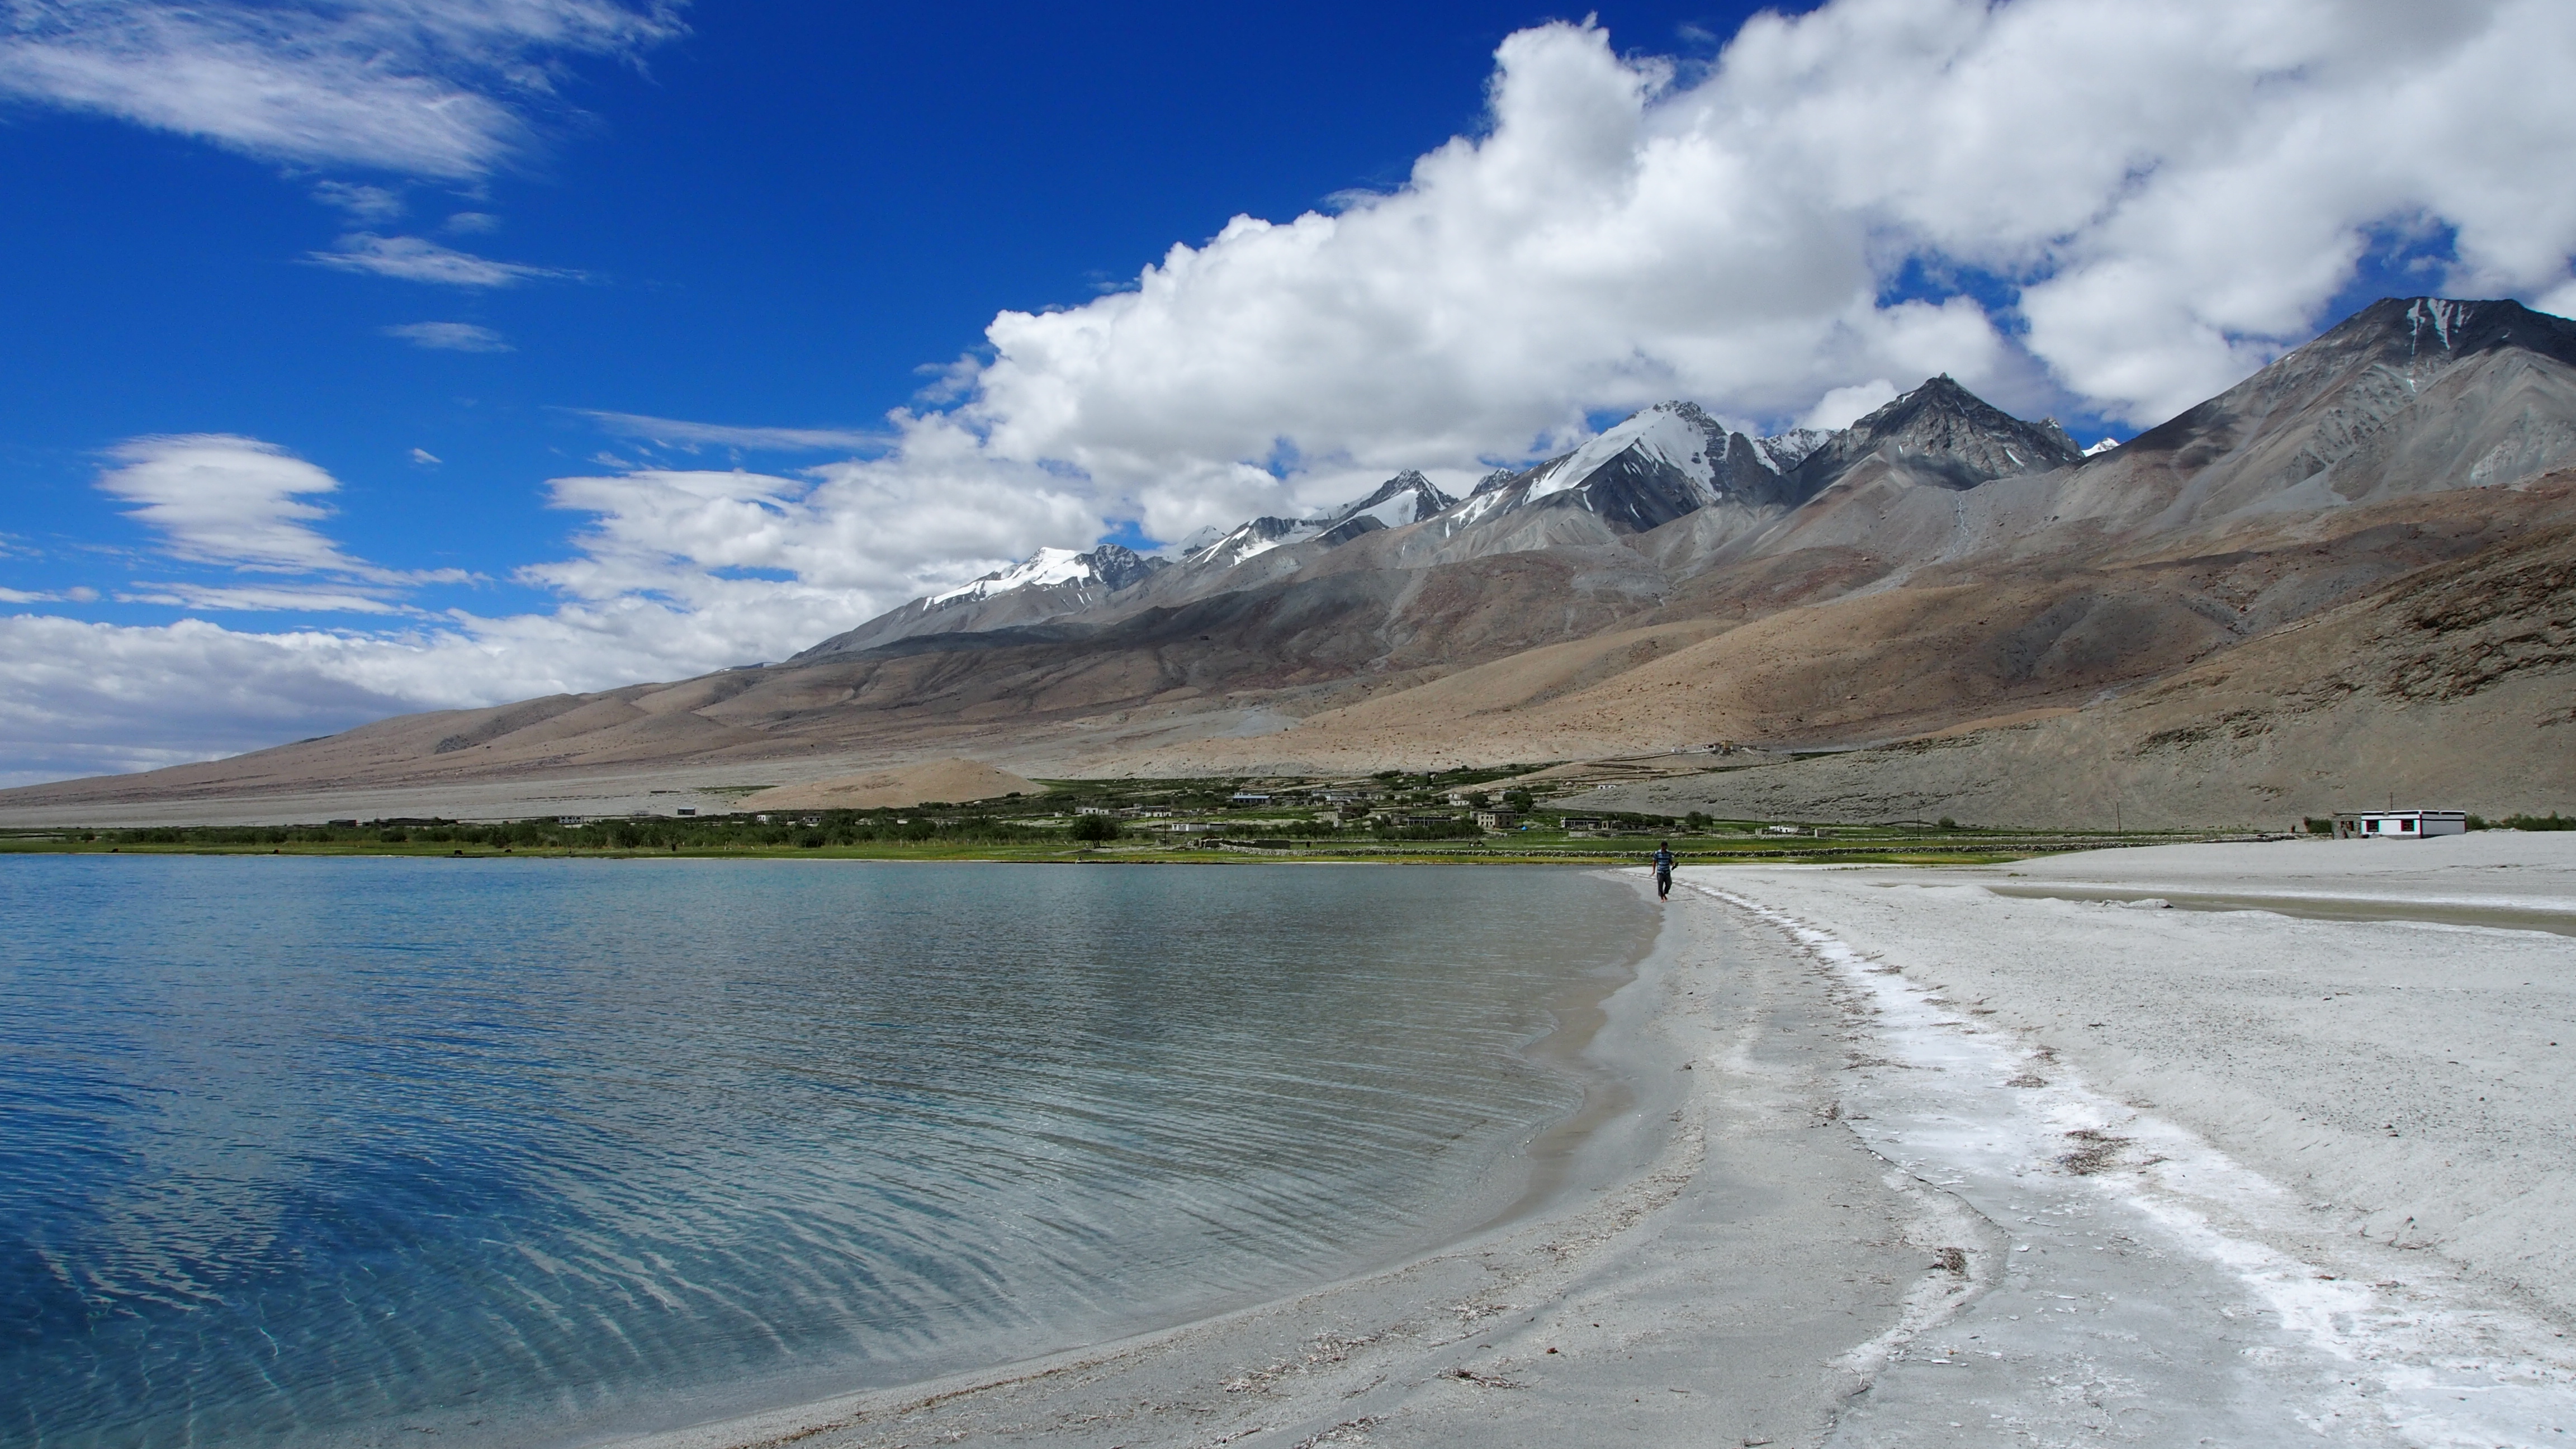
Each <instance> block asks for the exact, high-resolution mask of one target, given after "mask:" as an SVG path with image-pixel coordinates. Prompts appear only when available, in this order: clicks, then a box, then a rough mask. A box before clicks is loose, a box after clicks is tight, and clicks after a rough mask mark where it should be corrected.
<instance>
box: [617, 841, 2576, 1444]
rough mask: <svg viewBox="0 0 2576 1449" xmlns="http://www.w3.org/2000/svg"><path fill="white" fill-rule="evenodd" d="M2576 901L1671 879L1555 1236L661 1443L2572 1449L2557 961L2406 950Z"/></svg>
mask: <svg viewBox="0 0 2576 1449" xmlns="http://www.w3.org/2000/svg"><path fill="white" fill-rule="evenodd" d="M2230 852H2235V853H2232V854H2231V853H2230ZM2265 852H2268V853H2265ZM2373 852H2376V853H2377V854H2372V853H2373ZM2399 852H2416V854H2413V855H2411V856H2408V855H2400V854H2398V853H2399ZM1990 886H1991V887H1998V888H2011V889H2014V890H2045V891H2049V892H2053V893H2055V894H2057V895H2099V896H2102V897H2104V899H2056V898H2050V899H2031V898H2026V897H2020V896H2015V895H2005V894H2000V893H1998V890H1994V889H1988V887H1990ZM2159 892H2165V893H2186V894H2193V895H2197V896H2206V897H2213V898H2217V897H2227V898H2238V899H2260V898H2274V899H2278V900H2281V901H2291V900H2297V901H2303V902H2305V903H2306V904H2307V906H2308V907H2310V908H2311V909H2322V906H2321V905H2320V903H2331V902H2332V901H2335V900H2345V901H2369V902H2372V903H2374V904H2373V909H2374V910H2381V911H2387V912H2393V913H2395V914H2394V915H2393V916H2391V917H2388V918H2380V919H2315V918H2309V917H2303V916H2293V915H2288V914H2283V913H2277V912H2271V911H2241V910H2236V911H2231V910H2221V909H2209V910H2179V909H2165V908H2159V907H2157V906H2155V905H2153V904H2143V902H2147V901H2149V900H2151V899H2152V898H2153V897H2154V896H2155V895H2156V894H2157V893H2159ZM2114 899H2117V900H2125V901H2128V902H2131V903H2130V904H2119V903H2113V900H2114ZM2570 899H2576V840H2571V839H2568V838H2566V837H2547V836H2504V835H2489V836H2480V837H2469V838H2467V839H2466V841H2465V842H2452V841H2434V842H2408V843H2394V842H2391V843H2378V842H2349V843H2343V844H2341V845H2338V844H2336V843H2331V842H2316V843H2309V842H2295V843H2285V844H2280V845H2254V846H2226V847H2165V848H2153V849H2142V850H2128V851H2108V852H2099V853H2095V854H2091V855H2086V856H2074V857H2063V858H2059V859H2056V860H2051V861H2047V862H2026V863H2023V864H2020V865H2016V866H2010V867H1996V868H1991V869H1986V870H1977V871H1955V870H1952V871H1915V870H1898V869H1886V868H1858V869H1851V868H1805V869H1801V868H1773V869H1722V868H1706V869H1693V870H1686V871H1685V872H1683V877H1682V885H1681V888H1680V889H1678V890H1676V892H1675V897H1674V901H1673V903H1672V905H1671V906H1670V907H1669V908H1667V909H1668V911H1669V913H1670V914H1669V920H1668V923H1667V927H1666V931H1665V935H1664V938H1663V940H1662V942H1661V944H1660V946H1659V948H1658V951H1657V954H1656V956H1655V958H1654V959H1653V960H1651V961H1650V962H1648V963H1647V965H1646V966H1645V968H1644V969H1643V970H1642V971H1641V973H1640V976H1639V978H1638V980H1637V981H1636V982H1634V983H1633V984H1631V985H1630V986H1628V987H1626V988H1624V989H1623V990H1621V991H1620V992H1619V993H1617V994H1616V995H1614V996H1613V997H1611V998H1610V1000H1609V1002H1608V1003H1607V1006H1606V1009H1605V1012H1604V1019H1603V1021H1602V1023H1601V1025H1600V1029H1599V1030H1598V1032H1597V1033H1596V1034H1594V1035H1593V1037H1592V1039H1591V1043H1590V1046H1589V1048H1588V1050H1589V1051H1591V1052H1592V1053H1593V1054H1595V1055H1596V1057H1598V1058H1600V1059H1602V1060H1603V1061H1605V1062H1612V1063H1616V1064H1619V1065H1621V1066H1623V1067H1624V1068H1625V1069H1626V1071H1625V1077H1624V1080H1625V1081H1626V1082H1628V1083H1629V1084H1631V1086H1630V1089H1629V1090H1630V1093H1631V1094H1630V1095H1629V1096H1628V1097H1627V1098H1625V1099H1613V1100H1612V1105H1611V1107H1610V1108H1609V1109H1607V1110H1605V1111H1603V1112H1601V1113H1599V1114H1596V1115H1597V1118H1598V1120H1595V1121H1593V1122H1591V1123H1590V1124H1589V1127H1588V1130H1587V1131H1585V1132H1582V1133H1569V1134H1560V1136H1559V1138H1558V1139H1557V1145H1556V1148H1555V1149H1553V1150H1555V1151H1556V1152H1558V1154H1559V1155H1560V1157H1561V1159H1562V1160H1561V1161H1560V1162H1558V1163H1556V1164H1554V1171H1555V1172H1556V1173H1557V1174H1558V1175H1560V1177H1561V1181H1562V1184H1563V1186H1562V1190H1561V1191H1559V1192H1558V1193H1557V1194H1556V1195H1555V1196H1554V1197H1553V1198H1552V1199H1551V1200H1549V1201H1548V1202H1547V1203H1546V1204H1545V1205H1542V1206H1540V1207H1538V1208H1537V1209H1536V1210H1534V1211H1532V1212H1529V1213H1527V1214H1525V1215H1523V1216H1521V1217H1518V1218H1515V1219H1513V1220H1510V1221H1508V1222H1506V1223H1504V1224H1502V1225H1500V1226H1498V1227H1495V1228H1492V1229H1490V1230H1489V1231H1487V1232H1484V1233H1482V1234H1480V1235H1478V1236H1476V1237H1474V1238H1472V1239H1470V1240H1468V1241H1467V1242H1464V1243H1462V1244H1459V1245H1456V1246H1453V1247H1451V1248H1448V1249H1445V1250H1442V1251H1440V1252H1437V1253H1434V1254H1431V1255H1429V1256H1427V1257H1424V1258H1422V1259H1420V1260H1418V1261H1415V1262H1412V1263H1409V1264H1406V1265H1403V1266H1401V1267H1398V1268H1395V1269H1393V1270H1390V1271H1387V1272H1383V1273H1378V1274H1373V1275H1369V1276H1366V1277H1362V1278H1358V1279H1354V1280H1351V1281H1348V1282H1344V1283H1340V1284H1336V1285H1333V1286H1330V1287H1327V1288H1323V1289H1320V1290H1318V1291H1316V1292H1313V1293H1309V1294H1305V1295H1302V1296H1300V1297H1296V1298H1293V1299H1289V1300H1286V1301H1283V1302H1280V1303H1275V1304H1271V1305H1267V1306H1264V1307H1261V1308H1256V1309H1252V1310H1248V1311H1245V1312H1241V1313H1236V1314H1232V1315H1229V1316H1226V1317H1223V1318H1218V1319H1213V1320H1209V1321H1206V1322H1202V1323H1198V1324H1194V1325H1190V1326H1187V1327H1184V1328H1180V1329H1177V1330H1173V1331H1170V1332H1167V1333H1162V1334H1157V1335H1151V1336H1147V1337H1144V1338H1140V1339H1134V1340H1129V1341H1126V1342H1123V1343H1117V1344H1104V1345H1098V1346H1094V1347H1090V1348H1086V1349H1079V1350H1075V1351H1072V1352H1068V1353H1065V1354H1061V1355H1058V1356H1056V1357H1055V1358H1052V1359H1049V1360H1045V1361H1042V1362H1038V1363H1032V1364H1022V1365H1015V1366H1011V1367H1006V1368H1000V1369H995V1370H992V1371H989V1372H986V1373H981V1374H972V1375H962V1376H958V1377H955V1378H951V1379H947V1380H943V1381H940V1382H937V1383H931V1384H923V1385H915V1386H913V1387H910V1388H907V1389H902V1390H895V1391H888V1392H882V1393H874V1394H867V1395H857V1396H852V1397H849V1398H846V1399H841V1400H835V1401H831V1402H827V1403H821V1404H814V1405H808V1406H805V1407H802V1408H799V1409H794V1410H785V1411H780V1412H777V1413H773V1414H768V1415H764V1416H761V1417H759V1418H757V1419H752V1420H737V1421H733V1422H730V1423H726V1424H721V1425H710V1426H707V1427H705V1428H702V1429H699V1430H695V1431H690V1432H688V1433H686V1434H682V1435H676V1436H667V1437H666V1438H665V1439H664V1440H663V1441H661V1442H663V1443H666V1444H670V1445H674V1446H678V1445H687V1446H692V1449H697V1446H707V1449H712V1446H718V1445H726V1446H730V1445H747V1444H782V1443H791V1442H792V1443H797V1444H814V1445H832V1446H845V1445H846V1446H862V1445H864V1446H892V1445H898V1444H907V1445H923V1444H937V1443H1041V1442H1042V1443H1046V1444H1051V1445H1052V1444H1072V1445H1098V1446H1103V1449H1106V1446H1114V1445H1129V1446H1144V1445H1216V1444H1242V1445H1246V1446H1255V1449H1257V1446H1264V1445H1277V1446H1313V1445H1322V1444H1362V1443H1366V1444H1421V1445H1431V1444H1456V1443H1461V1442H1474V1443H1477V1444H1479V1445H1483V1446H1495V1449H1503V1446H1519V1445H1530V1446H1537V1445H1564V1444H1591V1443H1612V1442H1615V1443H1631V1442H1634V1443H1645V1444H1676V1445H1678V1444H1691V1445H1748V1444H1766V1443H1769V1444H1781V1445H1790V1444H1809V1445H1815V1444H1835V1445H1882V1444H1884V1445H1896V1444H1904V1445H1926V1444H1962V1445H1964V1444H1998V1443H2029V1444H2065V1443H2079V1442H2081V1443H2095V1442H2101V1443H2138V1444H2155V1445H2164V1444H2193V1443H2214V1444H2226V1445H2244V1444H2271V1443H2292V1442H2298V1443H2314V1442H2318V1441H2319V1440H2320V1439H2322V1440H2324V1441H2325V1442H2331V1443H2339V1444H2374V1445H2375V1444H2391V1445H2394V1444H2422V1445H2450V1444H2462V1445H2465V1444H2478V1445H2490V1444H2495V1445H2501V1444H2516V1445H2519V1444H2565V1443H2567V1442H2568V1440H2569V1437H2570V1435H2576V1354H2571V1353H2570V1351H2569V1349H2568V1346H2567V1345H2568V1342H2569V1340H2568V1339H2567V1338H2566V1337H2565V1336H2564V1335H2566V1334H2567V1333H2569V1332H2571V1331H2576V1254H2571V1252H2570V1250H2569V1248H2568V1247H2567V1246H2566V1244H2565V1243H2563V1242H2562V1241H2561V1240H2562V1239H2563V1238H2565V1237H2567V1236H2569V1235H2568V1233H2567V1225H2568V1224H2570V1223H2571V1222H2576V1183H2571V1176H2570V1171H2569V1168H2568V1164H2569V1163H2570V1162H2571V1161H2576V1152H2571V1149H2576V1135H2571V1134H2576V1128H2572V1127H2571V1126H2570V1120H2571V1119H2570V1113H2569V1111H2568V1108H2569V1107H2570V1106H2571V1105H2576V1101H2571V1092H2570V1087H2571V1082H2570V1075H2569V1074H2570V1069H2569V1068H2568V1067H2567V1066H2566V1065H2565V1064H2566V1063H2568V1062H2570V1061H2576V1012H2572V1011H2571V1008H2576V948H2571V945H2570V942H2569V941H2568V939H2567V937H2566V936H2564V935H2561V934H2557V933H2555V932H2551V931H2546V930H2539V931H2535V930H2521V929H2500V928H2496V927H2493V926H2486V925H2476V924H2468V925H2463V924H2458V923H2452V922H2446V921H2442V920H2418V919H2406V918H2404V917H2403V912H2404V911H2405V910H2406V909H2407V908H2408V906H2409V903H2413V905H2414V906H2416V907H2418V908H2420V909H2419V912H2418V913H2419V914H2427V913H2430V912H2433V911H2435V910H2437V909H2438V910H2451V909H2470V910H2483V911H2494V912H2504V913H2508V914H2509V915H2512V918H2515V919H2520V918H2521V916H2520V915H2513V913H2521V915H2527V914H2529V913H2533V912H2540V913H2554V912H2557V911H2559V910H2561V909H2562V908H2563V907H2564V905H2565V903H2566V902H2567V901H2568V900H2570ZM2553 1042H2555V1043H2564V1045H2556V1046H2553V1045H2550V1043H2553ZM1515 1170H1517V1171H1519V1172H1521V1173H1522V1174H1524V1175H1526V1174H1528V1173H1529V1171H1530V1167H1529V1165H1528V1164H1526V1163H1525V1164H1522V1165H1520V1166H1519V1167H1518V1168H1517V1169H1515Z"/></svg>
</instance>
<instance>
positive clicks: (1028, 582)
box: [923, 548, 1091, 604]
mask: <svg viewBox="0 0 2576 1449" xmlns="http://www.w3.org/2000/svg"><path fill="white" fill-rule="evenodd" d="M1090 577H1091V562H1090V560H1088V559H1086V558H1084V557H1083V556H1082V555H1081V554H1079V553H1076V552H1074V551H1073V550H1072V549H1069V548H1042V549H1039V550H1038V551H1037V552H1036V553H1033V554H1031V555H1029V556H1028V557H1027V558H1025V559H1023V560H1021V561H1020V562H1018V563H1015V564H1013V565H1011V566H1010V567H1009V568H1006V569H996V570H994V571H993V572H991V573H989V574H986V575H984V576H983V577H982V578H980V579H977V580H975V581H974V582H972V583H966V584H960V585H958V586H957V587H956V588H953V589H950V590H949V591H948V592H946V593H944V594H932V595H931V596H930V597H929V598H928V599H925V600H924V601H923V602H925V603H929V604H945V603H949V602H952V601H954V600H957V599H989V598H991V597H992V596H993V595H995V594H1000V593H1007V592H1009V591H1010V590H1012V589H1025V588H1028V587H1030V586H1032V585H1045V584H1066V583H1071V582H1073V581H1074V580H1075V579H1087V578H1090Z"/></svg>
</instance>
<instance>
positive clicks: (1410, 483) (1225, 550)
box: [1181, 468, 1458, 573]
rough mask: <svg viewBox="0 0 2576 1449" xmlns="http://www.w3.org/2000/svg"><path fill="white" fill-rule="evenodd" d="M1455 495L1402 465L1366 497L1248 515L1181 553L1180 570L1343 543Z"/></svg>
mask: <svg viewBox="0 0 2576 1449" xmlns="http://www.w3.org/2000/svg"><path fill="white" fill-rule="evenodd" d="M1457 502H1458V500H1457V499H1455V498H1452V497H1450V496H1449V495H1448V494H1446V493H1443V492H1441V491H1440V490H1439V489H1438V488H1436V487H1434V486H1432V483H1431V480H1430V479H1428V478H1425V477H1423V476H1422V474H1421V473H1420V472H1418V471H1416V470H1414V469H1411V468H1407V469H1406V470H1404V471H1403V472H1401V473H1398V474H1396V475H1395V476H1394V477H1392V478H1389V479H1387V480H1386V481H1385V482H1384V483H1381V484H1379V485H1378V487H1377V491H1376V492H1373V493H1371V494H1369V495H1368V496H1367V497H1365V498H1361V499H1358V500H1355V501H1353V502H1350V503H1345V504H1343V505H1342V506H1341V507H1339V508H1336V509H1333V510H1332V511H1330V512H1328V513H1325V514H1323V515H1322V516H1320V517H1316V518H1269V517H1264V518H1252V519H1246V520H1245V521H1243V522H1241V523H1238V524H1236V525H1235V526H1234V527H1233V528H1231V529H1228V530H1227V531H1225V532H1224V533H1221V534H1218V535H1217V536H1216V537H1214V538H1212V539H1210V540H1208V541H1207V542H1205V543H1203V544H1200V545H1198V546H1197V547H1195V548H1191V549H1189V550H1187V551H1185V552H1184V553H1183V554H1182V555H1181V566H1182V567H1183V568H1184V569H1188V570H1192V571H1196V572H1199V573H1206V572H1208V571H1210V570H1220V569H1230V568H1232V567H1234V566H1235V565H1236V564H1239V563H1242V562H1244V561H1245V560H1247V559H1250V558H1253V557H1256V556H1257V555H1260V554H1264V553H1268V552H1269V551H1270V550H1272V549H1274V548H1278V547H1281V546H1282V545H1285V544H1292V543H1305V542H1308V541H1312V542H1316V543H1320V544H1323V545H1325V546H1326V547H1330V546H1331V545H1333V544H1337V543H1348V542H1350V541H1351V540H1352V539H1355V538H1357V537H1359V536H1360V535H1361V534H1364V533H1371V532H1374V531H1376V530H1378V529H1381V528H1402V527H1404V526H1405V525H1406V524H1409V523H1420V522H1422V521H1424V520H1425V519H1429V518H1434V517H1437V516H1438V515H1440V514H1441V513H1444V512H1446V511H1448V510H1449V509H1450V508H1452V507H1454V506H1456V504H1457Z"/></svg>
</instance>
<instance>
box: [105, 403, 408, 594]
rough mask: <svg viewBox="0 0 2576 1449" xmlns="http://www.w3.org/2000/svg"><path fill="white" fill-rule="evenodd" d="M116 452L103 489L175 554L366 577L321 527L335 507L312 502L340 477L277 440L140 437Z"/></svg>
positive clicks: (190, 558) (276, 568) (284, 570)
mask: <svg viewBox="0 0 2576 1449" xmlns="http://www.w3.org/2000/svg"><path fill="white" fill-rule="evenodd" d="M108 456H109V457H110V458H112V459H114V460H115V463H116V466H115V467H112V468H110V469H108V470H107V471H106V472H105V473H102V474H101V475H100V476H99V480H98V487H99V491H101V492H103V493H106V494H107V495H109V496H110V497H113V498H119V499H122V500H124V501H125V502H128V503H131V504H133V505H135V506H134V507H133V508H131V509H129V510H127V514H126V516H127V517H129V518H132V519H134V520H135V521H136V522H139V523H141V524H143V525H144V526H146V527H148V528H150V529H152V530H153V531H154V532H155V533H158V534H159V535H160V536H161V541H162V546H163V548H164V550H165V551H166V552H168V553H169V554H170V556H171V557H173V558H179V559H186V560H188V561H191V562H195V563H212V564H229V565H233V566H236V567H241V568H248V569H257V570H264V571H270V572H278V573H307V572H331V573H361V572H368V571H371V570H372V567H373V566H372V565H370V564H367V563H366V562H364V561H363V560H360V559H354V558H351V557H349V556H348V555H346V554H344V553H342V552H341V551H340V546H339V545H338V544H336V543H334V542H332V541H331V540H330V539H329V538H327V537H325V536H324V535H323V534H322V533H321V532H320V531H319V530H317V529H315V528H314V527H313V525H314V524H315V523H317V522H319V521H321V520H323V519H325V518H328V517H330V516H331V510H330V509H329V508H327V507H324V506H323V505H321V504H318V503H308V502H306V501H305V500H306V499H308V498H312V497H315V496H318V495H321V494H325V493H336V492H338V491H339V489H340V480H339V479H337V478H334V477H332V476H331V475H330V474H329V473H327V472H324V471H323V470H322V469H320V468H317V467H315V466H314V465H313V464H311V463H308V462H306V461H304V460H303V459H301V458H298V457H296V456H295V455H294V454H292V453H289V452H288V451H287V450H285V449H284V448H281V447H278V446H277V445H276V444H274V443H263V442H261V441H260V440H258V439H257V438H242V437H235V436H232V435H230V434H225V433H192V434H188V435H185V436H180V437H164V438H136V439H134V440H132V441H130V442H126V443H122V444H119V445H118V446H117V447H115V448H113V449H111V450H110V451H109V454H108Z"/></svg>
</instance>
